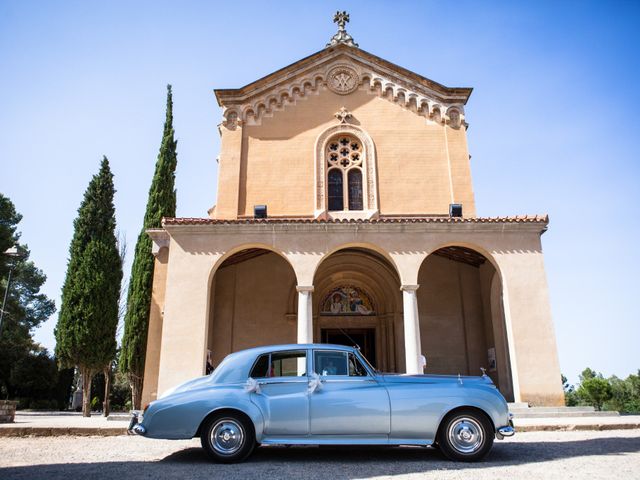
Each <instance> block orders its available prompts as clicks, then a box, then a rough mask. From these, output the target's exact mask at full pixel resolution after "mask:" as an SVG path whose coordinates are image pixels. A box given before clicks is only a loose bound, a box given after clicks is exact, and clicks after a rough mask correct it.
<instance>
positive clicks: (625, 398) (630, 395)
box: [605, 371, 640, 413]
mask: <svg viewBox="0 0 640 480" xmlns="http://www.w3.org/2000/svg"><path fill="white" fill-rule="evenodd" d="M608 381H609V384H610V385H611V399H610V400H609V401H608V402H606V404H605V408H607V409H608V410H617V411H619V412H621V413H638V412H640V371H639V372H638V375H629V376H628V377H627V378H626V379H625V380H622V379H620V378H618V377H616V376H615V375H614V376H612V377H610V378H609V380H608Z"/></svg>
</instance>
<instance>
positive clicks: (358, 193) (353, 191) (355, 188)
mask: <svg viewBox="0 0 640 480" xmlns="http://www.w3.org/2000/svg"><path fill="white" fill-rule="evenodd" d="M348 178H349V210H362V172H361V171H360V169H359V168H352V169H351V170H349V173H348Z"/></svg>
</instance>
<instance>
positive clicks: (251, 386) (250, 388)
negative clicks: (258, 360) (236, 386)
mask: <svg viewBox="0 0 640 480" xmlns="http://www.w3.org/2000/svg"><path fill="white" fill-rule="evenodd" d="M244 391H245V392H247V393H260V384H259V383H258V381H257V380H256V379H255V378H252V377H249V378H248V379H247V383H246V384H245V385H244Z"/></svg>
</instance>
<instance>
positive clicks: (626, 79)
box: [0, 0, 640, 381]
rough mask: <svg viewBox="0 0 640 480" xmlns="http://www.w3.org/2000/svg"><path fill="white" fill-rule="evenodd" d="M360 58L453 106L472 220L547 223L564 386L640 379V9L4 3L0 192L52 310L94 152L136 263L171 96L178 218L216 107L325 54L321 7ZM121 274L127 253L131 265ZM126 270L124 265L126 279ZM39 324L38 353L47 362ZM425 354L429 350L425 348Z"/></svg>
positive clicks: (208, 178) (212, 149)
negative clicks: (394, 68)
mask: <svg viewBox="0 0 640 480" xmlns="http://www.w3.org/2000/svg"><path fill="white" fill-rule="evenodd" d="M338 9H340V10H342V9H346V10H348V11H349V13H350V14H351V23H350V24H349V25H348V31H349V32H350V33H351V34H352V35H353V36H354V38H355V40H356V41H357V42H358V43H359V44H360V46H361V48H363V49H364V50H367V51H369V52H371V53H374V54H376V55H378V56H381V57H383V58H385V59H387V60H389V61H391V62H394V63H397V64H399V65H401V66H403V67H406V68H408V69H409V70H413V71H415V72H417V73H419V74H422V75H425V76H427V77H429V78H431V79H433V80H435V81H438V82H440V83H443V84H445V85H448V86H470V87H474V92H473V95H472V96H471V99H470V101H469V103H468V105H467V110H466V115H467V121H468V122H469V124H470V128H469V131H468V135H469V149H470V153H471V155H472V160H471V162H472V173H473V180H474V188H475V194H476V203H477V209H478V214H479V215H481V216H495V215H515V214H535V213H548V214H549V215H550V218H551V222H550V228H549V231H548V232H547V233H546V234H545V235H544V236H543V247H544V251H545V259H546V269H547V273H548V279H549V287H550V294H551V307H552V312H553V318H554V323H555V328H556V334H557V337H558V348H559V353H560V363H561V368H562V371H563V372H564V373H565V374H567V375H568V376H569V378H570V379H572V380H574V381H575V380H576V379H577V374H578V373H579V372H580V371H581V370H582V369H583V368H584V367H586V366H590V367H592V368H594V369H596V370H599V371H602V372H603V373H604V374H605V375H611V374H616V375H618V376H626V375H628V374H629V373H633V372H635V371H636V370H637V369H638V368H640V348H639V345H638V343H639V339H640V314H639V313H638V308H639V307H638V302H637V300H638V297H639V296H640V288H639V287H638V283H637V282H638V269H639V267H640V249H639V248H638V247H637V246H636V242H637V240H638V238H639V237H640V225H639V222H638V218H639V217H640V207H639V205H640V188H638V185H637V184H638V182H639V181H640V162H639V161H638V155H637V150H638V147H639V146H640V142H639V140H638V137H639V132H640V128H639V127H640V120H639V119H638V115H637V110H638V107H639V106H640V101H639V100H640V94H639V93H638V88H637V83H638V78H637V77H638V74H639V73H640V60H639V59H640V55H638V47H640V42H639V40H640V29H639V28H637V26H638V24H639V23H640V3H638V2H632V1H628V2H625V1H617V2H616V1H607V2H602V1H600V2H596V1H575V2H570V1H566V2H557V1H537V2H494V1H486V2H478V1H457V2H446V1H419V2H418V1H416V2H410V1H393V2H391V1H387V2H382V1H372V0H368V1H360V2H358V1H341V2H335V1H322V2H300V1H297V2H293V1H278V2H264V1H257V2H250V1H243V2H213V1H184V2H177V1H175V2H167V1H137V2H130V1H129V2H120V1H111V2H96V1H76V2H74V1H64V2H63V1H60V2H44V1H42V2H34V1H25V0H15V1H11V0H2V1H0V72H2V73H1V74H0V92H1V94H2V104H1V108H0V191H2V192H3V193H4V194H5V195H8V196H9V197H10V198H11V199H12V200H13V201H14V203H15V204H16V207H17V209H18V210H19V211H20V212H21V213H22V214H23V215H24V219H23V221H22V223H21V224H20V229H21V231H22V233H23V237H22V238H23V240H24V241H25V242H27V243H28V245H29V247H30V248H31V251H32V258H33V259H34V260H35V262H36V264H37V265H38V266H39V267H40V268H42V269H43V270H44V272H45V273H46V274H47V276H48V281H47V283H46V285H45V288H44V291H45V293H47V294H48V295H49V296H51V297H52V298H55V299H56V303H57V305H59V302H60V300H59V297H60V288H61V285H62V282H63V280H64V274H65V268H66V260H67V252H68V245H69V242H70V239H71V235H72V222H73V219H74V218H75V216H76V210H77V208H78V206H79V204H80V201H81V198H82V194H83V192H84V189H85V188H86V186H87V183H88V181H89V179H90V177H91V175H92V174H94V173H95V172H96V171H97V170H98V166H99V161H100V159H101V156H102V155H103V154H105V155H107V156H108V157H109V160H110V161H111V165H112V169H113V171H114V174H115V182H116V188H117V190H118V192H117V196H116V209H117V220H118V226H119V229H120V230H121V231H122V233H123V234H125V235H126V238H127V242H128V245H129V251H130V252H132V251H133V246H134V244H135V239H136V235H137V234H138V231H139V228H140V225H141V220H142V217H143V214H144V206H145V202H146V196H147V191H148V187H149V182H150V179H151V176H152V171H153V167H154V163H155V160H156V156H157V151H158V147H159V144H160V138H161V132H162V122H163V119H164V102H165V88H166V84H167V83H171V84H172V85H173V88H174V101H175V107H174V113H175V129H176V135H177V138H178V170H177V189H178V215H179V216H206V211H207V208H209V207H210V206H211V205H213V204H214V203H215V194H216V174H217V169H216V163H215V158H216V156H217V154H218V148H219V140H218V133H217V130H216V125H217V124H218V123H219V121H220V110H219V108H218V107H217V105H216V102H215V98H214V96H213V93H212V90H213V89H214V88H228V87H239V86H242V85H245V84H247V83H249V82H251V81H253V80H255V79H257V78H259V77H262V76H264V75H266V74H268V73H270V72H272V71H274V70H276V69H278V68H281V67H283V66H286V65H288V64H290V63H292V62H294V61H296V60H298V59H300V58H302V57H305V56H307V55H309V54H311V53H314V52H316V51H318V50H320V49H322V48H323V47H324V45H325V43H326V42H327V41H328V39H329V38H330V37H331V35H332V34H333V33H334V31H335V27H334V25H333V23H331V20H332V16H333V13H334V12H335V11H336V10H338ZM129 261H130V258H129ZM126 271H127V273H128V271H129V265H127V266H126ZM56 318H57V317H53V318H52V319H51V320H49V321H48V322H47V323H46V324H45V325H44V326H43V327H42V328H40V329H39V330H38V331H37V332H36V339H37V340H38V341H40V342H42V343H43V344H44V345H46V346H47V347H53V345H54V340H53V327H54V325H55V321H56ZM427 354H428V352H427Z"/></svg>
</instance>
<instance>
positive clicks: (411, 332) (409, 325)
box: [400, 285, 423, 374]
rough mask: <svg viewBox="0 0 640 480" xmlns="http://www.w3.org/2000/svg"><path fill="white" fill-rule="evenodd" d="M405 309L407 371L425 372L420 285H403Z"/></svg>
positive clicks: (412, 372)
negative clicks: (421, 330)
mask: <svg viewBox="0 0 640 480" xmlns="http://www.w3.org/2000/svg"><path fill="white" fill-rule="evenodd" d="M400 290H402V306H403V311H404V354H405V362H406V371H407V373H409V374H416V373H423V372H422V366H421V365H420V354H421V353H422V352H421V350H422V348H421V346H420V317H419V316H418V298H417V295H416V290H418V285H402V286H401V287H400Z"/></svg>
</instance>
